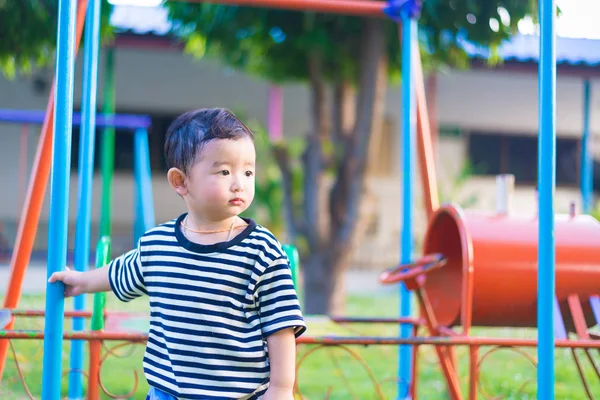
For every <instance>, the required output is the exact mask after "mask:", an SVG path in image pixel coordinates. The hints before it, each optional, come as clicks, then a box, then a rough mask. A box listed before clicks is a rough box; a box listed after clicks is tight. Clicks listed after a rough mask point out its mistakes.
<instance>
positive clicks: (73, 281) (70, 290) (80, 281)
mask: <svg viewBox="0 0 600 400" xmlns="http://www.w3.org/2000/svg"><path fill="white" fill-rule="evenodd" d="M57 281H60V282H62V283H64V284H65V297H71V296H78V295H80V294H82V293H87V292H88V288H87V282H86V279H85V277H84V274H83V273H82V272H79V271H71V270H70V269H69V267H67V268H66V269H65V270H64V271H61V272H55V273H53V274H52V275H51V276H50V279H48V282H50V283H54V282H57Z"/></svg>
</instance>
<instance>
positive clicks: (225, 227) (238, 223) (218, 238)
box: [181, 214, 248, 245]
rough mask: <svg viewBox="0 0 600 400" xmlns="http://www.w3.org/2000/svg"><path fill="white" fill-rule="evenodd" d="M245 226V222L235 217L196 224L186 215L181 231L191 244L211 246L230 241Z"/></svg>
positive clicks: (196, 221)
mask: <svg viewBox="0 0 600 400" xmlns="http://www.w3.org/2000/svg"><path fill="white" fill-rule="evenodd" d="M247 225H248V224H247V223H246V221H244V220H243V219H241V218H240V217H237V216H236V217H232V218H228V219H226V220H222V221H207V222H198V220H196V219H194V218H193V217H192V216H191V215H190V214H188V215H187V216H186V217H185V218H184V219H183V221H181V231H182V232H183V234H184V236H185V237H186V238H187V239H188V240H189V241H191V242H193V243H197V244H201V245H211V244H215V243H221V242H226V241H230V240H232V239H233V238H235V237H236V236H237V235H239V234H240V233H242V232H243V231H244V229H245V228H246V226H247Z"/></svg>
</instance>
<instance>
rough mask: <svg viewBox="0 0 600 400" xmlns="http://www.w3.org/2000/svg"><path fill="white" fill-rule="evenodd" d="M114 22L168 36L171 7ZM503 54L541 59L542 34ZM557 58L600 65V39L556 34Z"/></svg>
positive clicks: (132, 11) (118, 13) (125, 11)
mask: <svg viewBox="0 0 600 400" xmlns="http://www.w3.org/2000/svg"><path fill="white" fill-rule="evenodd" d="M110 22H111V24H112V26H114V27H115V28H116V29H117V31H121V32H131V33H134V34H137V35H148V34H154V35H158V36H164V35H166V34H168V33H169V31H170V30H171V27H172V23H171V21H169V15H168V11H167V9H166V8H165V7H164V6H163V7H134V6H114V8H113V12H112V14H111V19H110ZM461 46H462V47H463V48H464V49H465V51H466V52H467V54H469V55H470V56H471V57H474V58H476V57H486V58H487V55H488V54H489V50H488V49H487V48H484V47H479V46H476V45H473V44H472V43H469V42H467V41H461ZM499 53H500V57H501V58H502V59H503V60H504V61H517V62H537V61H538V59H539V37H538V36H536V35H516V36H513V37H512V38H511V39H510V40H507V41H506V42H505V43H504V44H502V45H501V46H500V49H499ZM556 61H557V63H558V64H568V65H582V66H590V67H591V66H597V65H600V40H594V39H572V38H565V37H557V38H556Z"/></svg>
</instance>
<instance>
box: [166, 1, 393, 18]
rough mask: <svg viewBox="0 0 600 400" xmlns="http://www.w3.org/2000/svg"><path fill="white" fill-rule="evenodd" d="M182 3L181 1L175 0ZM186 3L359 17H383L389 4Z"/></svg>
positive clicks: (354, 2)
mask: <svg viewBox="0 0 600 400" xmlns="http://www.w3.org/2000/svg"><path fill="white" fill-rule="evenodd" d="M175 1H180V0H175ZM181 1H185V2H186V3H215V4H223V5H232V6H234V5H235V6H247V7H264V8H280V9H285V10H298V11H314V12H322V13H330V14H343V15H355V16H359V17H383V16H385V13H384V12H383V10H384V8H385V7H386V6H387V3H385V2H383V1H367V0H208V1H207V0H181Z"/></svg>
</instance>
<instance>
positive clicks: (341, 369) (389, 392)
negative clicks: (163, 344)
mask: <svg viewBox="0 0 600 400" xmlns="http://www.w3.org/2000/svg"><path fill="white" fill-rule="evenodd" d="M0 300H2V297H1V296H0ZM89 301H90V302H91V297H89ZM89 304H91V303H88V305H89ZM397 304H398V298H397V296H396V295H395V294H391V293H389V292H388V293H376V294H372V295H363V296H356V295H354V296H349V297H348V299H347V315H352V316H394V315H396V312H397V311H396V310H397ZM43 305H44V297H43V296H24V297H23V298H22V300H21V304H20V306H21V307H20V308H27V309H43ZM71 307H72V303H71V301H70V300H68V301H67V304H66V308H67V309H71ZM147 307H148V306H147V304H146V303H145V302H144V301H143V300H137V301H134V302H131V303H128V304H123V303H119V302H118V301H117V300H116V299H115V298H114V297H112V296H110V295H109V296H107V308H108V309H109V310H118V311H128V312H147ZM65 326H66V329H70V326H69V325H65ZM16 328H17V329H43V320H42V319H39V318H38V319H34V318H21V319H19V320H18V321H17V326H16ZM330 333H336V334H343V335H356V334H357V333H361V334H365V335H385V336H392V335H396V334H397V327H394V326H382V325H376V324H370V325H357V326H354V325H352V326H348V327H340V326H334V325H333V324H330V323H328V322H323V321H318V320H314V321H312V320H311V322H310V324H309V332H307V334H310V335H323V334H330ZM473 334H475V335H481V336H503V337H535V331H533V330H516V329H476V330H474V331H473ZM13 344H14V348H15V350H16V352H17V360H18V362H19V364H20V365H21V369H22V370H23V373H24V376H25V380H26V382H27V385H28V387H29V390H30V391H31V393H32V395H33V397H34V398H35V399H39V398H40V393H41V376H42V352H43V347H42V342H41V341H37V340H15V341H13ZM117 344H118V343H110V345H111V347H113V346H115V345H117ZM69 348H70V343H69V342H65V343H64V354H65V356H64V358H63V367H64V368H65V369H66V368H67V367H68V363H69V357H68V354H69ZM311 348H312V346H306V345H303V346H300V348H299V357H302V355H303V354H305V353H306V352H307V351H308V350H309V349H311ZM349 349H351V350H353V351H354V352H356V353H357V354H359V355H360V356H361V357H362V358H363V359H364V360H365V362H366V363H367V364H368V366H369V368H370V369H371V370H372V373H373V375H374V376H375V377H376V380H377V381H378V382H380V383H381V387H382V390H383V393H384V394H385V398H386V399H394V398H395V394H396V385H395V383H394V376H395V374H396V371H397V365H398V351H397V347H394V346H369V347H364V346H350V347H349ZM486 350H487V349H482V350H481V352H482V354H483V352H485V351H486ZM143 351H144V348H143V345H135V346H125V347H123V348H120V349H118V350H117V351H116V353H117V356H118V357H115V356H113V357H110V358H109V359H108V361H107V362H106V363H105V365H104V366H103V369H102V383H103V385H104V387H105V388H106V389H107V390H108V391H109V392H111V393H113V394H114V395H119V396H123V395H125V394H127V393H129V392H130V391H132V390H133V388H134V387H135V376H134V371H135V372H136V373H137V374H138V378H139V384H138V386H137V391H136V392H135V393H134V394H133V395H131V396H128V397H122V398H131V399H144V398H145V393H146V391H147V383H146V381H145V379H144V376H143V371H142V369H141V360H142V357H143ZM527 351H528V353H529V354H532V355H535V349H529V350H527ZM421 352H422V353H421V354H422V357H421V363H420V368H419V383H420V384H419V390H418V394H419V396H418V398H419V399H426V400H438V399H439V400H441V399H447V398H448V396H447V394H446V386H445V382H444V380H443V375H442V374H441V371H440V369H439V368H438V366H437V360H436V357H435V353H434V351H433V350H432V349H431V348H430V347H427V346H426V347H423V349H422V351H421ZM457 354H458V360H459V368H460V372H461V376H462V377H463V379H462V382H461V384H462V387H463V393H465V394H466V393H467V388H468V382H467V380H466V379H465V377H466V376H467V373H468V352H467V349H466V348H460V349H459V350H458V352H457ZM594 357H595V361H596V363H597V364H600V357H598V352H596V353H595V355H594ZM582 358H583V357H582ZM86 363H87V360H86ZM86 365H87V364H86ZM584 366H585V367H586V374H587V377H588V380H589V382H590V387H591V391H592V395H593V396H594V397H595V398H600V381H599V380H598V378H596V377H595V376H594V375H593V370H592V368H591V366H590V364H589V361H587V360H586V362H584ZM86 369H87V367H86ZM482 375H483V378H484V379H483V382H484V385H485V390H486V392H487V393H489V394H491V395H494V396H499V395H503V396H505V397H504V398H506V399H534V398H535V395H536V385H535V378H536V369H535V367H534V366H533V365H532V364H531V363H530V362H529V361H527V360H526V359H525V358H524V357H523V356H520V355H518V354H516V353H514V352H511V351H507V350H503V351H499V352H496V353H494V354H493V355H492V356H490V357H489V358H487V359H486V362H485V363H484V364H483V369H482ZM4 376H5V378H4V380H3V382H2V384H1V385H0V398H2V399H6V400H12V399H15V400H21V399H27V398H28V396H27V394H26V392H25V391H24V390H23V387H22V384H21V382H20V378H19V374H18V373H17V369H16V368H15V360H14V357H13V356H12V354H11V355H10V356H9V359H8V361H7V365H6V371H5V374H4ZM298 382H299V386H300V389H301V391H302V393H303V395H304V396H305V398H306V399H324V398H326V396H327V393H331V394H330V397H329V398H330V399H361V400H362V399H377V398H379V397H377V395H376V392H375V390H374V385H373V383H372V382H371V380H370V379H369V375H368V373H367V372H366V370H365V369H364V368H363V367H362V366H361V364H360V363H359V361H357V360H356V359H354V358H353V357H352V355H351V354H350V353H349V352H347V351H346V350H344V349H341V348H330V347H328V348H322V349H320V350H318V351H316V352H314V353H312V354H311V355H310V356H309V357H307V359H306V361H305V362H304V363H303V364H302V368H301V369H300V373H299V376H298ZM556 382H557V383H556V390H555V393H556V398H557V399H561V400H566V399H585V398H586V394H585V391H584V389H583V385H582V384H581V381H580V379H579V376H578V374H577V369H576V366H575V364H574V362H573V358H572V355H571V353H570V352H569V351H564V350H557V351H556ZM523 386H524V387H523ZM521 388H522V390H521ZM63 389H64V393H65V394H66V389H67V377H66V375H65V377H64V379H63ZM520 390H521V391H520ZM480 397H481V398H483V397H482V396H480ZM101 398H103V399H108V398H110V397H109V396H107V395H103V396H102V397H101Z"/></svg>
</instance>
